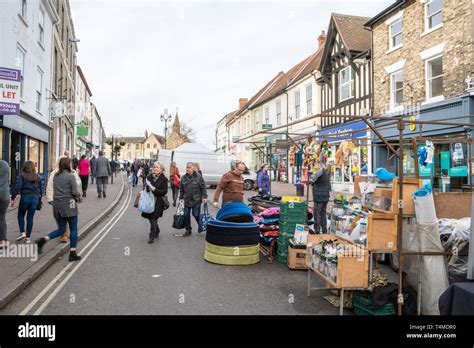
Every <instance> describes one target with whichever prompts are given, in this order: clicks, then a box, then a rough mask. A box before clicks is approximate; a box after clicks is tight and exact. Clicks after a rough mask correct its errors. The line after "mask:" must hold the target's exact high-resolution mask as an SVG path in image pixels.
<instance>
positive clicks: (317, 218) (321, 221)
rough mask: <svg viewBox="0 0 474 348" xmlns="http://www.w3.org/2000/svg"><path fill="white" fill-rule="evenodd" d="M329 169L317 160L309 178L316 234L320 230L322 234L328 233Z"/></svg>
mask: <svg viewBox="0 0 474 348" xmlns="http://www.w3.org/2000/svg"><path fill="white" fill-rule="evenodd" d="M329 170H330V167H329V166H327V165H326V164H324V163H322V162H319V161H318V164H317V169H316V172H315V173H314V174H313V175H311V178H310V183H311V184H312V185H313V201H314V211H313V215H314V232H315V233H318V234H319V233H320V230H321V231H322V233H324V234H326V233H328V230H327V216H326V209H327V205H328V202H329V197H330V194H331V182H330V179H329Z"/></svg>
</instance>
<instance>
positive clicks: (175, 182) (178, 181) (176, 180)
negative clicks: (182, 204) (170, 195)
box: [173, 175, 181, 188]
mask: <svg viewBox="0 0 474 348" xmlns="http://www.w3.org/2000/svg"><path fill="white" fill-rule="evenodd" d="M180 184H181V178H180V177H179V176H177V175H175V176H174V178H173V185H174V187H176V188H178V187H179V185H180Z"/></svg>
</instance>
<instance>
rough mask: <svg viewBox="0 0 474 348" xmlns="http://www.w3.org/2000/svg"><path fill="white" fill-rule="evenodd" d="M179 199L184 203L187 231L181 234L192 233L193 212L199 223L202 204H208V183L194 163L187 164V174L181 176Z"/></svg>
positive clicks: (187, 234) (185, 235)
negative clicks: (196, 169) (197, 170)
mask: <svg viewBox="0 0 474 348" xmlns="http://www.w3.org/2000/svg"><path fill="white" fill-rule="evenodd" d="M179 200H180V202H181V203H184V223H185V229H186V232H185V233H184V234H182V235H180V236H182V237H187V236H190V235H191V212H192V214H193V216H194V218H195V219H196V222H197V223H198V224H199V217H200V215H201V204H202V203H204V204H207V190H206V183H205V182H204V179H203V178H202V176H201V175H200V174H198V173H197V172H196V171H195V167H194V163H192V162H188V163H187V164H186V175H184V176H183V177H182V178H181V184H180V187H179Z"/></svg>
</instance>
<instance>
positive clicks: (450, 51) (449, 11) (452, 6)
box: [373, 0, 474, 115]
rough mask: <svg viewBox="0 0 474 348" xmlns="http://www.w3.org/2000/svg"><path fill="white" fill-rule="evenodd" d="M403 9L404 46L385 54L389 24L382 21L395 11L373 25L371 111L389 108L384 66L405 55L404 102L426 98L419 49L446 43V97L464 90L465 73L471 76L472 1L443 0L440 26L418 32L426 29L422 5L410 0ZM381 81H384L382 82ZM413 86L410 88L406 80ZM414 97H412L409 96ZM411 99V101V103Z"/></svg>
mask: <svg viewBox="0 0 474 348" xmlns="http://www.w3.org/2000/svg"><path fill="white" fill-rule="evenodd" d="M400 10H403V24H402V25H403V29H402V30H403V47H402V48H400V49H398V50H395V51H393V52H391V53H388V54H387V51H388V49H389V27H388V26H387V25H386V24H385V21H386V20H387V19H389V18H390V17H391V16H394V15H395V14H396V13H397V12H395V13H393V14H390V15H389V16H386V17H385V18H382V20H381V21H380V22H379V23H377V24H376V25H375V26H374V28H373V45H374V47H373V63H374V114H375V115H381V114H382V113H384V112H385V111H386V110H388V108H389V107H388V106H389V100H390V75H389V74H388V73H387V72H386V71H385V69H384V68H385V67H387V66H390V65H392V64H394V63H397V62H398V61H400V60H403V59H406V63H405V65H404V67H403V74H404V81H403V82H404V91H403V104H404V107H405V108H407V107H409V106H410V105H415V106H416V105H420V104H421V103H423V102H425V100H426V87H425V62H424V61H423V60H422V59H421V57H420V55H419V53H420V52H422V51H425V50H427V49H429V48H431V47H434V46H436V45H439V44H441V43H443V42H444V43H445V47H444V54H443V72H444V78H443V89H444V93H443V96H444V98H445V99H448V98H452V97H455V96H460V95H462V94H465V89H466V84H465V82H464V80H465V78H466V77H467V75H469V74H470V75H471V77H472V78H473V79H474V62H473V59H474V55H473V43H472V39H473V23H474V19H473V15H472V13H473V3H472V1H471V0H458V1H451V0H444V1H443V8H442V12H443V27H441V28H440V29H437V30H435V31H433V32H431V33H429V34H427V35H424V36H421V34H422V33H423V32H424V30H425V24H424V5H423V4H421V3H420V1H419V0H416V1H411V2H410V3H409V4H408V5H405V6H404V8H401V9H400ZM383 81H384V82H383ZM408 83H409V84H410V85H411V86H412V87H413V88H412V89H410V88H409V87H408V86H407V84H408ZM411 98H413V100H411ZM412 102H413V104H411V103H412Z"/></svg>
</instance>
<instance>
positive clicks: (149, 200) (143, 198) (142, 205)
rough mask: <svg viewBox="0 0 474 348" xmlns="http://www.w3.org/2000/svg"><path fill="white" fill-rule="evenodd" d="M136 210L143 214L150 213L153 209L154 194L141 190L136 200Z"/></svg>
mask: <svg viewBox="0 0 474 348" xmlns="http://www.w3.org/2000/svg"><path fill="white" fill-rule="evenodd" d="M138 210H139V211H141V212H142V213H145V214H151V213H153V212H154V211H155V196H153V193H151V192H146V190H143V191H142V192H141V194H140V200H139V201H138Z"/></svg>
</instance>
